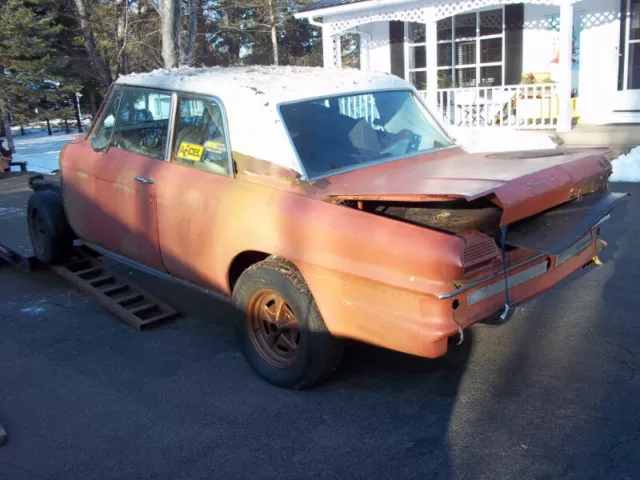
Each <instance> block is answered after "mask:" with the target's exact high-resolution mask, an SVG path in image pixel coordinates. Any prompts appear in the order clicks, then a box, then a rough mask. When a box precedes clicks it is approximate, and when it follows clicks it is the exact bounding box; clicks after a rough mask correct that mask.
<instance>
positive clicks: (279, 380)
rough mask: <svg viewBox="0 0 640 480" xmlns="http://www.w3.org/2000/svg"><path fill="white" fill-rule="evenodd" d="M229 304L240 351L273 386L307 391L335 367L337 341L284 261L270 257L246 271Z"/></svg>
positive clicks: (339, 345)
mask: <svg viewBox="0 0 640 480" xmlns="http://www.w3.org/2000/svg"><path fill="white" fill-rule="evenodd" d="M232 299H233V303H234V305H235V306H236V316H235V318H236V334H237V336H238V344H239V346H240V349H241V350H242V353H243V354H244V357H245V358H246V359H247V362H248V363H249V365H250V366H251V368H253V370H254V371H255V372H256V373H257V374H258V375H259V376H260V377H262V378H264V379H265V380H267V381H268V382H270V383H272V384H273V385H277V386H279V387H285V388H293V389H301V388H309V387H312V386H314V385H316V384H318V383H320V382H322V381H323V380H325V379H326V378H327V377H329V375H331V373H333V371H334V370H335V369H336V367H337V366H338V364H339V363H340V359H341V358H342V351H343V343H342V341H341V340H340V339H337V338H335V337H334V336H333V335H331V333H330V332H329V330H328V329H327V326H326V325H325V323H324V320H323V319H322V316H321V315H320V312H319V311H318V307H317V305H316V303H315V301H314V299H313V297H312V296H311V292H310V291H309V287H307V285H306V283H305V281H304V279H303V278H302V276H301V275H300V272H299V271H298V270H297V269H296V268H295V267H294V266H293V265H291V264H290V263H289V262H287V261H286V260H284V259H282V258H278V257H269V258H267V259H266V260H263V261H261V262H258V263H256V264H254V265H252V266H251V267H249V268H247V269H246V270H245V271H244V272H242V274H241V275H240V277H239V278H238V280H237V282H236V283H235V285H234V287H233V295H232Z"/></svg>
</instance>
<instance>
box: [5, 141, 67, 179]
mask: <svg viewBox="0 0 640 480" xmlns="http://www.w3.org/2000/svg"><path fill="white" fill-rule="evenodd" d="M76 135H78V134H77V133H68V134H62V135H53V136H48V135H47V134H46V132H38V133H33V134H30V135H25V136H24V137H21V136H17V137H15V139H14V143H15V146H16V153H14V155H13V161H14V162H27V168H28V170H29V171H31V172H38V173H51V172H52V171H53V170H57V169H58V168H59V167H58V165H59V164H58V158H59V157H60V150H62V147H64V145H65V144H66V143H67V142H69V141H71V140H72V139H73V137H75V136H76Z"/></svg>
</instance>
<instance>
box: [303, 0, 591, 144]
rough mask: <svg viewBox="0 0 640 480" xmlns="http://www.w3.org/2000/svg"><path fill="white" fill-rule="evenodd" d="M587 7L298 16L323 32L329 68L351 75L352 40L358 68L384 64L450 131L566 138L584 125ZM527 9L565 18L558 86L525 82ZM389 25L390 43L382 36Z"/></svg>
mask: <svg viewBox="0 0 640 480" xmlns="http://www.w3.org/2000/svg"><path fill="white" fill-rule="evenodd" d="M580 1H581V0H529V1H528V2H524V3H523V2H518V1H514V0H420V1H415V0H413V1H411V0H368V1H367V0H365V1H355V2H354V1H353V0H351V1H345V0H336V1H332V0H321V1H320V2H317V3H316V4H312V5H311V6H309V7H307V9H306V10H303V11H301V12H300V13H298V14H297V15H296V16H297V17H298V18H306V19H308V20H309V21H310V22H311V23H312V24H314V25H317V26H319V27H321V28H322V38H323V58H324V65H325V67H326V68H341V67H343V63H344V58H343V57H344V56H343V43H344V39H345V37H349V36H351V37H354V36H355V37H357V41H358V51H359V59H358V65H357V66H358V67H359V68H361V69H365V70H369V69H371V70H380V67H381V66H382V67H384V63H385V62H386V63H387V65H390V69H389V71H390V73H393V74H395V75H398V76H401V77H403V78H405V79H407V80H409V81H411V83H413V84H414V86H416V88H417V89H418V90H419V91H420V93H421V95H422V96H423V98H424V99H425V101H426V102H427V104H428V105H429V107H430V108H431V110H432V112H435V113H437V114H438V115H439V116H440V118H441V119H442V121H443V122H444V123H445V124H447V125H449V126H452V127H477V128H485V127H486V128H489V127H491V128H510V129H532V130H556V131H558V132H567V131H570V130H571V128H572V126H573V124H574V123H575V122H577V120H578V118H579V111H578V100H577V99H576V98H572V90H573V88H572V84H573V80H574V79H573V76H574V75H573V66H572V63H573V62H572V60H573V55H572V53H573V40H574V37H573V33H574V30H573V29H574V3H578V2H580ZM525 4H531V5H544V6H546V7H549V6H551V7H552V8H554V10H555V12H557V15H556V16H555V24H553V25H551V28H553V29H554V31H555V34H556V36H557V41H556V44H555V46H556V48H557V52H556V53H557V55H556V62H555V65H554V79H553V81H552V80H551V79H549V78H547V79H545V78H544V76H542V77H541V78H538V76H537V75H536V76H535V77H534V76H533V74H531V76H532V78H525V75H524V74H523V73H524V72H523V69H522V56H523V51H522V29H523V26H524V5H525ZM496 8H497V9H496ZM383 23H384V24H385V25H389V27H388V30H389V35H388V41H387V42H381V41H380V39H379V35H378V31H379V30H380V27H379V26H380V25H382V24H383ZM518 36H519V38H518ZM518 41H519V47H518V45H517V43H518ZM385 43H386V44H385ZM514 47H515V48H514ZM386 51H388V53H386ZM394 55H395V58H394ZM398 58H400V60H398ZM509 58H511V59H516V60H515V61H519V62H520V66H519V68H518V67H517V66H514V65H508V64H507V61H506V60H507V59H509ZM515 61H513V60H512V63H515ZM529 80H530V81H529Z"/></svg>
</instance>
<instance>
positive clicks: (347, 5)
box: [295, 0, 582, 35]
mask: <svg viewBox="0 0 640 480" xmlns="http://www.w3.org/2000/svg"><path fill="white" fill-rule="evenodd" d="M581 1H582V0H318V1H317V2H314V3H312V4H310V5H308V6H306V7H304V8H302V9H301V10H300V11H299V12H298V13H296V14H295V17H296V18H308V19H312V18H314V17H315V18H322V19H323V28H324V29H326V30H327V31H328V33H329V34H331V35H335V34H339V33H342V32H345V31H347V30H350V29H352V28H354V27H357V26H358V25H362V24H365V23H371V22H384V21H393V20H396V21H404V22H425V23H426V22H429V21H436V20H440V19H442V18H447V17H450V16H452V15H456V14H460V13H464V12H468V11H473V10H476V9H479V8H483V7H491V6H496V5H508V4H514V3H527V4H532V5H557V6H560V5H563V4H574V3H578V2H581Z"/></svg>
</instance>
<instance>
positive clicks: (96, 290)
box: [51, 248, 179, 330]
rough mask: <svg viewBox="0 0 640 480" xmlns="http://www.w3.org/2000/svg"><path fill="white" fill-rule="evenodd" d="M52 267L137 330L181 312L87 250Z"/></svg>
mask: <svg viewBox="0 0 640 480" xmlns="http://www.w3.org/2000/svg"><path fill="white" fill-rule="evenodd" d="M51 268H52V269H53V270H54V271H55V272H56V273H58V275H60V276H61V277H62V278H64V279H65V280H67V281H68V282H70V283H71V284H73V285H74V286H75V287H77V288H79V289H80V290H83V291H84V292H86V293H88V294H89V295H91V296H92V297H93V298H94V299H95V300H96V301H97V302H98V303H99V304H100V305H102V306H103V307H104V308H105V309H107V310H108V311H109V312H111V313H113V314H114V315H115V316H117V317H118V318H119V319H120V320H122V321H124V322H126V323H128V324H129V325H131V326H132V327H134V328H135V329H137V330H142V329H144V328H145V327H148V326H149V325H151V324H154V323H158V322H162V321H165V320H171V319H173V318H175V317H177V316H178V315H179V313H178V312H177V311H176V310H175V309H173V308H172V307H170V306H169V305H167V304H166V303H164V302H163V301H161V300H159V299H157V298H155V297H154V296H152V295H150V294H149V293H147V292H145V291H144V290H142V289H141V288H139V287H137V286H135V285H134V284H132V283H131V282H130V281H128V280H127V279H125V278H123V277H122V276H120V275H118V274H116V273H115V272H113V271H112V270H111V269H109V268H108V267H107V266H106V265H104V264H103V263H102V262H101V261H100V258H99V257H97V256H96V255H95V254H94V253H93V252H91V251H89V250H87V249H84V248H76V249H75V253H74V256H73V258H71V260H70V261H69V262H67V263H66V264H64V265H56V266H53V267H51Z"/></svg>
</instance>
